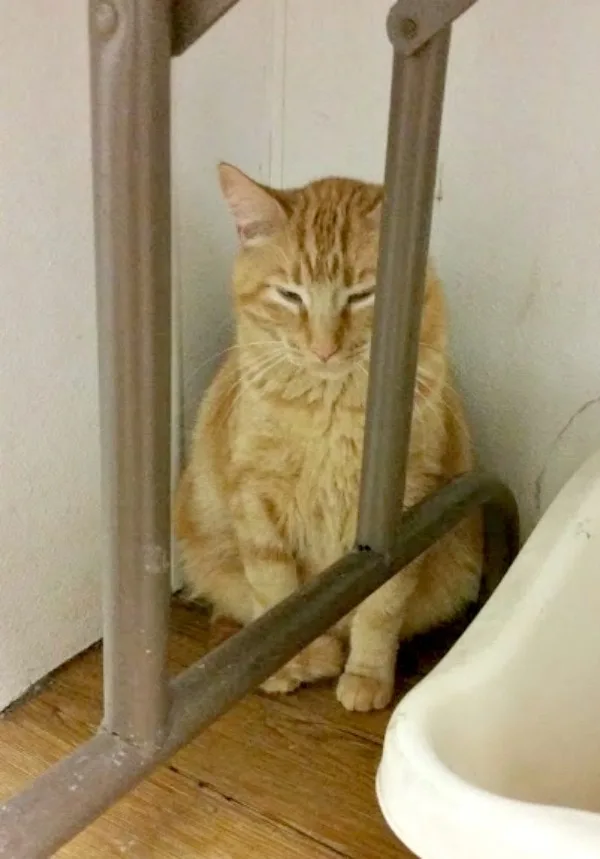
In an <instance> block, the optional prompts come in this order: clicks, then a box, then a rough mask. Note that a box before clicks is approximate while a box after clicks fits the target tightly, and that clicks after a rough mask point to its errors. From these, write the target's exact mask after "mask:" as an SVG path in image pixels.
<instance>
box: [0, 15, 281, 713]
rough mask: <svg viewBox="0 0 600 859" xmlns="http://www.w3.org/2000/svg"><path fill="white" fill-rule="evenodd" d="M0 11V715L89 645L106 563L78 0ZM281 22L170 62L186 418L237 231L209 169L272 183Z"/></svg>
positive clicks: (213, 341) (244, 27) (233, 21)
mask: <svg viewBox="0 0 600 859" xmlns="http://www.w3.org/2000/svg"><path fill="white" fill-rule="evenodd" d="M0 18H1V19H2V31H1V34H0V66H1V67H2V69H4V70H5V72H6V75H5V77H6V76H7V75H9V77H10V85H7V84H6V81H5V85H3V86H2V87H0V547H1V551H0V709H2V707H4V706H5V705H6V704H8V703H9V702H10V701H11V700H13V699H14V698H16V697H18V696H19V695H20V694H22V693H23V692H24V691H25V690H26V689H27V688H28V687H29V686H30V685H31V684H32V683H34V682H36V681H37V680H38V679H39V678H40V677H42V676H44V675H45V674H46V673H47V672H48V671H50V670H52V669H54V668H55V667H57V666H58V665H59V664H61V663H62V662H63V661H64V660H66V659H68V658H70V657H71V656H73V655H74V654H75V653H76V652H78V651H79V650H81V649H83V648H84V647H86V646H87V645H89V644H90V643H91V642H93V641H95V640H97V639H98V638H99V636H100V634H101V622H100V580H101V576H102V572H103V569H104V556H103V552H102V546H101V544H102V540H101V534H102V527H103V525H102V522H101V517H100V498H99V439H98V405H97V356H96V329H95V296H94V268H93V266H94V263H93V227H92V197H91V161H90V145H89V81H88V49H87V38H88V37H87V3H86V2H81V0H62V2H61V3H60V4H50V3H48V2H46V0H29V2H28V3H19V4H15V3H12V2H11V0H0ZM277 21H278V8H277V7H276V6H274V5H273V4H272V3H271V0H244V3H242V4H240V7H239V8H238V9H236V10H235V11H234V12H232V13H231V15H229V16H227V18H226V19H225V20H223V21H222V22H220V24H219V25H218V26H217V27H216V28H215V29H214V31H212V32H211V33H209V34H208V35H207V36H206V37H205V38H204V39H203V40H202V42H201V43H199V44H198V45H196V46H195V47H194V48H192V49H191V50H190V51H189V52H188V53H187V54H186V55H185V56H184V57H183V58H182V59H180V60H177V61H176V62H175V63H174V65H173V73H174V80H173V101H174V141H173V144H174V145H173V150H174V171H173V172H174V209H175V221H176V230H175V233H176V235H175V249H174V250H175V253H174V256H175V259H174V263H175V276H176V280H177V281H178V284H179V286H180V292H181V296H180V297H181V316H182V325H181V329H182V330H181V334H182V340H183V345H184V350H183V351H184V353H185V356H186V362H185V369H186V372H185V373H184V379H183V385H182V391H181V393H182V395H183V397H184V402H185V405H186V407H187V410H186V414H187V416H188V421H187V423H188V425H189V423H190V419H191V417H192V416H193V412H194V410H195V406H196V402H197V398H198V394H199V392H200V391H201V390H202V388H203V385H204V382H205V379H206V378H207V374H209V373H210V370H211V365H212V363H213V360H214V354H215V352H216V351H218V349H219V348H222V345H221V344H223V345H225V343H226V340H227V321H226V318H225V317H226V314H227V275H228V271H229V265H230V260H231V254H232V250H233V246H234V245H233V242H234V231H233V228H232V225H231V223H230V219H229V216H228V215H227V213H226V211H225V207H224V206H223V205H222V204H221V201H220V197H219V192H218V188H217V182H216V172H215V167H216V163H217V161H218V160H219V159H221V158H225V159H229V160H232V161H235V162H236V163H239V164H240V165H241V166H242V167H244V168H245V169H247V170H248V171H249V172H252V173H253V174H254V175H257V176H259V177H263V178H265V179H267V178H268V175H269V171H270V160H271V151H272V142H271V125H272V123H271V115H270V114H271V105H272V104H273V102H274V99H273V97H272V87H273V85H274V78H273V59H274V57H275V55H276V52H277V51H276V47H275V42H274V41H273V39H271V31H272V29H273V28H274V27H276V26H277ZM7 81H8V77H7ZM177 396H178V390H177V386H176V389H175V399H177ZM176 441H177V440H175V442H176ZM174 461H175V463H176V462H177V444H176V443H175V444H174Z"/></svg>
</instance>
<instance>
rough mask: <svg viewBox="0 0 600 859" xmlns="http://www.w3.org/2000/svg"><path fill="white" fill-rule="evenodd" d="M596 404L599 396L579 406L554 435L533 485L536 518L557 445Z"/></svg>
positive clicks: (599, 398) (598, 401) (599, 402)
mask: <svg viewBox="0 0 600 859" xmlns="http://www.w3.org/2000/svg"><path fill="white" fill-rule="evenodd" d="M598 404H600V396H598V397H594V398H593V399H591V400H587V402H585V403H584V404H583V405H582V406H580V407H579V408H578V409H577V411H575V412H574V413H573V414H572V415H571V417H570V418H569V420H568V421H566V423H565V424H564V425H563V427H562V428H561V429H560V431H559V432H558V433H557V434H556V436H555V438H554V441H553V442H552V444H551V445H550V450H549V451H548V453H547V455H546V457H545V459H544V464H543V466H542V468H541V470H540V472H539V474H538V476H537V477H536V479H535V483H534V501H535V512H536V515H537V516H538V517H539V516H540V514H541V512H542V489H543V486H544V479H545V477H546V472H547V471H548V467H549V465H550V463H551V461H552V457H553V456H554V453H555V451H556V449H557V447H558V445H559V444H560V442H561V441H562V439H563V438H564V437H565V436H566V434H567V433H568V432H569V430H570V429H571V427H572V426H573V424H574V423H575V421H576V420H577V419H578V418H580V417H581V416H582V415H583V414H585V412H587V411H588V410H589V409H591V408H592V407H593V406H596V405H598Z"/></svg>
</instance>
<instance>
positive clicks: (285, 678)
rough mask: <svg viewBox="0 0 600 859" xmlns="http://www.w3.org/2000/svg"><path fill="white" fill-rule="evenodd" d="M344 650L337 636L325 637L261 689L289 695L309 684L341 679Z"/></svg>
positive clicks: (305, 650)
mask: <svg viewBox="0 0 600 859" xmlns="http://www.w3.org/2000/svg"><path fill="white" fill-rule="evenodd" d="M343 667H344V649H343V647H342V644H341V642H340V641H339V639H337V638H336V637H335V636H333V635H322V636H321V637H320V638H317V639H316V640H315V641H313V642H312V643H311V644H309V645H308V647H306V648H305V649H304V650H303V651H302V653H299V654H298V656H295V657H294V658H293V659H292V660H290V662H288V663H287V665H284V666H283V668H280V669H279V671H277V673H276V674H274V675H273V676H272V677H269V679H268V680H265V682H264V683H263V684H262V686H261V687H260V688H261V689H262V690H263V692H267V693H268V694H270V695H287V694H289V693H290V692H294V691H295V690H296V689H297V688H298V687H299V686H301V685H302V684H305V683H316V681H317V680H325V679H328V678H331V677H339V675H340V674H341V673H342V669H343Z"/></svg>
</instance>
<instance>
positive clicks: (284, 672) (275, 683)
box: [260, 664, 302, 695]
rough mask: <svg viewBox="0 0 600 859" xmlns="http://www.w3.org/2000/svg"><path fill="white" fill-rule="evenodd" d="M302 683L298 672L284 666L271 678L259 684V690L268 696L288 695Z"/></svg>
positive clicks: (291, 667) (291, 666) (290, 666)
mask: <svg viewBox="0 0 600 859" xmlns="http://www.w3.org/2000/svg"><path fill="white" fill-rule="evenodd" d="M301 683H302V680H300V679H299V677H298V671H297V670H295V667H294V666H293V665H290V664H288V665H284V666H283V668H280V669H279V671H277V672H276V673H275V674H273V676H272V677H269V679H268V680H265V682H264V683H262V684H261V687H260V688H261V689H262V691H263V692H266V693H267V694H268V695H289V693H290V692H294V691H295V690H296V689H297V688H298V687H299V686H300V684H301Z"/></svg>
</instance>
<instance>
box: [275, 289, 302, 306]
mask: <svg viewBox="0 0 600 859" xmlns="http://www.w3.org/2000/svg"><path fill="white" fill-rule="evenodd" d="M276 289H277V292H278V293H279V295H280V296H281V298H283V299H284V301H289V303H290V304H302V296H301V295H299V294H298V293H297V292H294V291H293V290H292V289H286V288H285V287H284V286H277V287H276Z"/></svg>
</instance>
